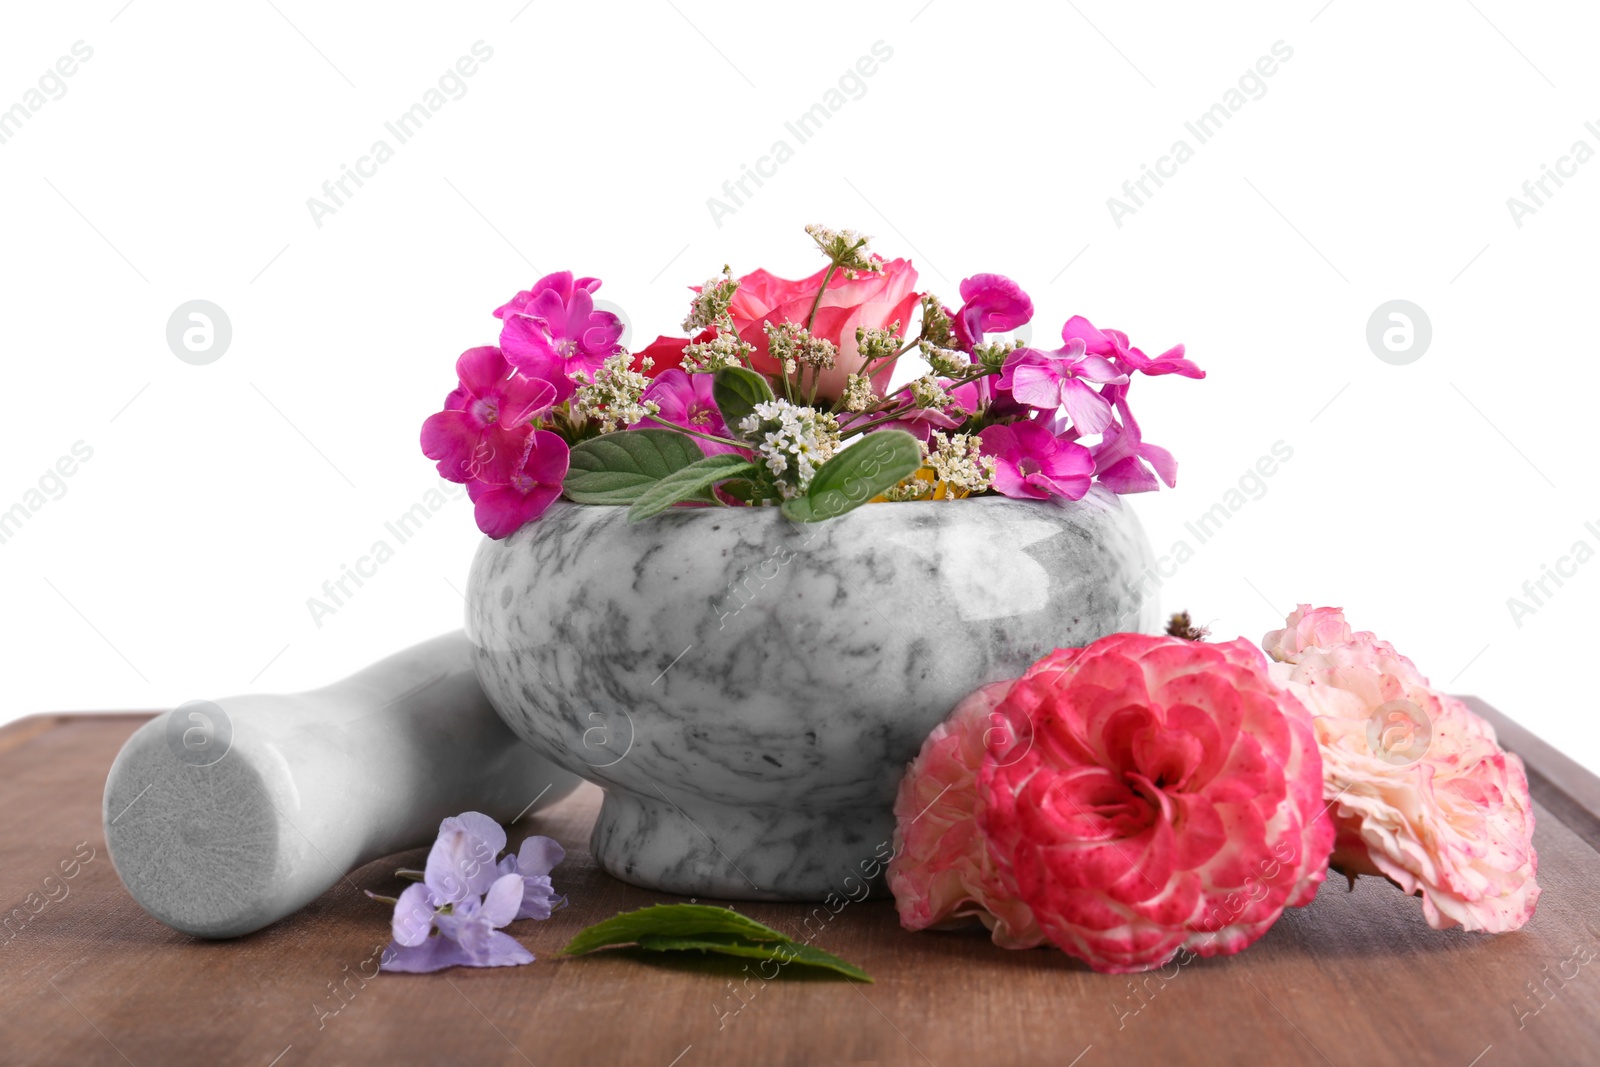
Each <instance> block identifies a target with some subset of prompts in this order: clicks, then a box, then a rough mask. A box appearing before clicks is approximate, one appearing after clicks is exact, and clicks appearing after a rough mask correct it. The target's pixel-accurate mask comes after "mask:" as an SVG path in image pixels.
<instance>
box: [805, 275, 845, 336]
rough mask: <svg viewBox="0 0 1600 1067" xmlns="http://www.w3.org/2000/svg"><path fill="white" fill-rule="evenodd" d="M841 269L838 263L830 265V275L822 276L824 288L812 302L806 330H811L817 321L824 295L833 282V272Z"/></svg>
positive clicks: (819, 290)
mask: <svg viewBox="0 0 1600 1067" xmlns="http://www.w3.org/2000/svg"><path fill="white" fill-rule="evenodd" d="M838 269H839V264H838V263H837V262H830V263H829V264H828V273H826V274H824V275H823V276H822V286H821V288H819V289H818V290H817V298H816V299H815V300H813V301H811V314H809V315H807V316H806V329H807V330H810V329H811V324H812V323H813V322H815V321H816V318H817V308H819V307H821V306H822V294H823V293H826V292H827V291H828V283H829V282H830V281H832V280H833V272H834V271H836V270H838Z"/></svg>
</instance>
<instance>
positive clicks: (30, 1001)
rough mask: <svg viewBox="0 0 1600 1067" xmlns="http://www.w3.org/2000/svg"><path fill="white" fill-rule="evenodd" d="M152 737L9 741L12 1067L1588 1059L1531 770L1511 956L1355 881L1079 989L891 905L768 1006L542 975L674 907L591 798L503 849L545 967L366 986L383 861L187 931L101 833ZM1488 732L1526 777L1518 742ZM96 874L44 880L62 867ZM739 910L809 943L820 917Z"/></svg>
mask: <svg viewBox="0 0 1600 1067" xmlns="http://www.w3.org/2000/svg"><path fill="white" fill-rule="evenodd" d="M143 718H144V717H143V716H87V717H73V716H56V717H36V718H34V719H28V720H23V721H21V722H18V723H15V724H13V725H11V726H9V727H6V728H5V729H3V730H0V812H3V813H4V829H3V830H0V893H3V895H0V906H4V907H6V908H8V909H12V908H15V909H21V914H22V915H24V916H26V917H29V918H28V920H27V921H26V922H23V920H19V919H18V918H17V916H18V914H19V912H18V911H15V910H13V911H11V912H10V915H11V925H10V926H9V927H7V928H5V929H3V930H0V939H3V940H0V1063H3V1064H7V1065H10V1064H71V1065H85V1067H87V1065H95V1064H126V1063H132V1064H138V1065H141V1067H143V1065H162V1067H166V1065H183V1064H208V1065H209V1064H257V1065H260V1067H269V1065H273V1067H295V1065H298V1064H412V1063H417V1064H472V1065H474V1067H479V1065H490V1064H513V1065H514V1064H524V1063H536V1064H539V1065H541V1067H544V1065H550V1064H557V1065H559V1064H613V1063H619V1064H646V1065H650V1067H701V1065H710V1064H760V1065H762V1067H775V1065H779V1064H808V1065H809V1064H824V1063H827V1064H835V1063H844V1064H851V1063H880V1064H941V1065H942V1064H950V1065H957V1064H959V1065H970V1064H985V1065H987V1064H1000V1063H1048V1064H1055V1065H1059V1067H1072V1065H1076V1067H1097V1065H1100V1064H1183V1063H1191V1064H1228V1065H1233V1064H1274V1065H1276V1064H1332V1065H1336V1067H1347V1065H1348V1067H1357V1065H1362V1067H1366V1065H1376V1064H1446V1065H1451V1067H1502V1065H1505V1064H1540V1065H1546V1064H1592V1063H1597V1062H1600V914H1597V910H1596V904H1597V902H1600V854H1597V853H1596V852H1595V850H1594V848H1592V847H1591V845H1590V844H1589V843H1586V840H1585V838H1587V839H1588V840H1589V841H1596V840H1600V837H1597V836H1596V834H1595V830H1596V828H1597V826H1600V821H1597V820H1596V819H1595V818H1594V815H1593V813H1592V812H1591V811H1587V810H1585V809H1584V808H1583V807H1582V806H1581V805H1580V804H1578V803H1577V802H1576V800H1575V798H1574V796H1573V794H1574V793H1576V794H1578V795H1579V797H1581V796H1583V795H1594V794H1592V793H1590V794H1585V792H1584V791H1585V790H1592V789H1593V788H1594V786H1595V783H1594V780H1593V778H1592V777H1589V776H1587V775H1586V773H1585V772H1583V771H1582V770H1581V769H1579V768H1576V765H1575V764H1570V761H1568V763H1567V764H1563V765H1561V766H1559V767H1556V768H1554V769H1553V770H1552V771H1551V772H1550V773H1552V774H1555V775H1556V776H1557V777H1558V778H1560V779H1561V784H1560V785H1559V786H1558V785H1557V784H1555V783H1553V781H1552V779H1551V778H1550V777H1548V776H1547V775H1546V774H1545V773H1544V772H1543V771H1542V769H1541V767H1540V766H1538V765H1535V766H1533V767H1532V769H1533V770H1534V772H1535V773H1534V776H1533V777H1534V783H1535V791H1536V796H1539V798H1540V799H1541V800H1544V799H1545V798H1546V797H1552V798H1554V799H1555V801H1556V802H1557V803H1558V804H1559V805H1560V806H1561V808H1562V810H1563V816H1562V817H1558V816H1557V814H1555V812H1554V811H1553V810H1552V809H1551V808H1548V807H1544V806H1542V805H1541V807H1540V810H1539V812H1538V815H1539V825H1538V831H1537V838H1536V843H1537V846H1538V849H1539V857H1540V869H1539V880H1540V882H1541V883H1542V884H1543V886H1544V896H1543V898H1542V899H1541V900H1540V903H1539V910H1538V913H1537V915H1536V916H1535V917H1534V919H1533V921H1532V922H1531V923H1529V925H1528V926H1527V927H1526V928H1525V929H1524V930H1522V931H1520V932H1518V933H1515V934H1508V935H1503V936H1500V937H1487V936H1481V935H1473V934H1467V933H1463V932H1461V931H1459V930H1457V931H1450V932H1439V931H1435V930H1431V929H1429V928H1428V926H1427V925H1426V924H1425V923H1424V922H1423V920H1422V911H1421V907H1420V904H1419V903H1418V902H1417V901H1416V900H1414V899H1410V898H1407V897H1405V896H1403V895H1402V894H1401V893H1400V892H1399V891H1398V890H1397V889H1395V888H1394V887H1393V886H1391V885H1389V884H1387V883H1384V882H1381V881H1376V880H1373V879H1362V880H1361V881H1360V883H1359V884H1358V885H1357V886H1356V888H1355V890H1354V891H1353V892H1350V891H1347V890H1346V889H1345V887H1344V883H1343V881H1342V880H1341V879H1338V878H1337V877H1335V878H1334V879H1333V880H1331V881H1330V882H1329V884H1327V885H1325V886H1324V887H1323V889H1322V892H1321V894H1320V895H1319V897H1318V898H1317V900H1316V901H1315V903H1313V904H1312V905H1311V906H1310V907H1308V908H1303V909H1298V910H1294V911H1291V912H1289V913H1288V914H1286V915H1285V916H1284V918H1283V919H1282V920H1281V921H1280V922H1279V923H1278V924H1277V925H1276V926H1275V927H1274V928H1273V929H1272V930H1271V932H1270V933H1269V934H1268V935H1267V936H1266V937H1265V938H1263V939H1262V940H1261V941H1260V942H1258V943H1257V944H1256V945H1254V946H1253V947H1251V948H1250V949H1248V950H1246V951H1245V952H1244V953H1243V954H1241V955H1237V956H1233V957H1230V958H1227V959H1219V960H1204V961H1196V962H1193V963H1190V964H1188V965H1186V966H1184V967H1181V968H1169V969H1168V972H1167V973H1168V975H1169V976H1170V977H1169V978H1168V979H1167V980H1163V979H1162V978H1161V977H1158V976H1149V975H1146V976H1139V977H1138V978H1128V977H1117V976H1109V975H1097V974H1094V973H1092V972H1090V971H1088V970H1087V969H1086V968H1084V967H1083V966H1081V965H1080V964H1078V963H1076V962H1075V961H1073V960H1071V959H1069V958H1068V957H1066V956H1065V955H1063V954H1062V953H1059V952H1056V951H1053V950H1033V951H1027V952H1008V951H1004V950H1001V949H997V948H995V947H994V946H992V945H991V944H990V943H989V942H988V941H987V940H986V939H985V938H984V937H982V936H973V935H965V934H929V933H923V934H911V933H907V932H905V931H903V930H901V929H900V928H899V926H898V924H897V923H896V920H895V914H894V909H893V906H892V904H890V903H889V902H886V901H867V902H864V903H852V904H849V905H847V906H845V907H844V908H843V910H842V911H840V912H839V914H837V915H835V916H831V918H828V919H826V920H824V919H823V917H824V916H828V915H829V913H828V911H827V909H822V910H820V911H818V912H817V913H816V914H817V918H815V919H813V922H812V929H813V930H816V929H818V928H819V927H820V928H821V932H820V933H819V934H818V936H817V937H816V938H815V940H814V942H813V943H814V944H816V945H817V946H818V947H820V948H824V949H827V950H828V951H831V952H835V953H837V954H839V955H841V956H843V957H845V958H846V959H848V960H851V961H852V962H855V963H857V964H860V965H861V966H863V967H865V968H866V969H867V970H868V971H869V972H870V973H871V974H872V975H874V977H876V979H877V982H876V984H873V985H860V984H856V983H853V982H848V981H844V980H832V979H826V978H810V979H788V978H785V979H780V980H779V981H775V982H770V983H764V982H763V981H762V980H761V979H760V977H759V976H758V972H757V968H756V967H755V966H754V965H750V966H749V970H748V971H747V970H746V969H745V968H746V965H745V964H743V963H732V962H724V961H721V960H712V959H707V960H701V961H699V962H696V963H694V964H693V965H692V966H690V967H680V966H672V965H668V964H666V963H664V962H663V961H662V960H661V959H659V958H652V957H649V956H648V955H647V954H643V953H637V952H634V951H632V950H625V951H623V952H621V953H617V954H613V955H605V956H602V957H593V958H584V959H577V960H554V959H552V958H551V957H552V956H553V954H554V953H555V951H556V950H557V949H558V948H559V947H560V946H561V945H563V944H565V942H566V941H567V939H568V938H569V937H570V936H571V935H572V934H573V933H574V932H575V931H576V930H578V929H579V928H581V927H582V926H584V925H587V924H588V923H591V922H594V921H597V920H599V919H601V918H605V917H607V916H609V915H611V914H613V913H615V912H617V911H620V910H624V909H628V908H633V907H638V906H641V905H643V904H647V903H653V902H658V901H666V900H672V899H677V898H671V897H668V896H666V895H664V894H658V893H651V892H647V891H645V890H641V889H636V888H634V887H631V886H627V885H624V884H622V883H620V882H617V881H615V880H613V879H611V878H610V877H608V876H607V875H606V874H604V873H603V872H602V871H600V870H599V869H598V868H597V867H596V866H595V865H594V863H593V861H592V860H591V859H590V857H589V854H588V850H587V847H586V846H587V838H588V829H589V825H590V823H591V821H592V819H593V817H594V813H595V810H596V806H597V804H598V793H597V792H596V791H595V790H593V789H592V788H590V787H585V788H584V789H582V790H580V792H578V793H577V794H574V795H573V796H572V797H570V798H568V799H567V800H565V801H563V802H562V803H561V804H560V805H558V806H557V807H555V808H552V809H551V810H550V811H548V812H545V813H543V814H541V815H539V816H535V817H530V818H528V819H525V820H524V821H523V823H521V824H519V825H518V826H517V827H516V828H514V832H513V840H516V839H517V838H519V837H520V836H521V835H522V834H524V833H529V832H537V833H544V834H548V835H550V836H552V837H555V838H556V839H557V840H559V841H561V843H562V844H563V845H565V846H566V847H567V850H568V859H567V862H566V863H565V864H564V865H562V866H561V867H560V868H558V870H557V880H556V884H557V887H558V888H559V889H561V890H562V891H564V892H566V893H567V894H568V896H569V897H570V899H571V906H570V907H568V908H566V909H565V910H563V911H560V912H558V913H557V914H556V916H555V917H554V918H552V919H550V920H549V921H548V922H544V923H535V922H522V923H517V924H514V925H513V927H512V928H511V929H512V932H513V933H514V934H515V936H517V937H518V938H519V939H520V940H521V941H522V942H523V943H524V944H526V945H527V946H528V947H529V948H530V949H532V950H533V951H534V953H535V954H536V955H538V956H539V957H540V959H539V961H538V962H537V963H534V964H530V965H528V966H526V967H520V968H508V969H501V970H481V971H475V970H460V969H458V970H453V971H448V972H444V973H442V974H438V975H429V976H413V975H389V974H383V975H379V976H378V977H376V978H373V979H370V980H365V981H363V979H361V978H360V977H359V975H360V974H361V973H362V972H365V973H366V974H368V975H370V974H372V972H373V971H374V969H375V968H376V955H375V953H376V951H377V950H378V949H379V948H380V947H381V946H382V945H383V944H384V943H385V942H386V940H387V909H385V908H384V907H383V906H381V905H379V904H375V903H373V902H372V901H370V900H368V899H367V898H365V897H364V896H363V895H361V893H360V892H358V889H373V890H376V891H382V892H393V891H394V890H395V889H396V888H397V886H398V885H399V883H397V882H395V881H394V880H393V878H392V876H391V873H390V872H392V870H393V868H394V867H396V866H400V865H402V864H404V865H409V866H419V865H420V861H421V859H422V856H423V853H421V852H417V853H407V854H404V855H402V856H400V857H396V858H394V859H390V860H385V861H382V862H379V863H374V864H372V865H370V866H368V867H366V868H364V869H362V870H361V871H358V872H356V873H355V874H354V875H353V876H352V877H351V878H350V879H349V880H348V881H345V882H341V883H339V885H338V886H336V887H335V888H334V889H332V890H329V891H328V893H326V894H325V895H324V896H323V897H322V898H321V899H319V900H318V901H316V902H315V903H314V904H312V905H311V906H310V907H308V908H306V909H305V910H304V911H302V912H300V913H299V914H297V915H294V916H292V917H290V918H288V919H286V920H284V921H282V922H280V923H278V924H276V925H275V926H272V927H270V928H268V929H266V930H263V931H261V932H260V933H257V934H255V935H252V936H250V937H247V938H242V939H240V940H237V941H231V942H204V941H199V940H196V939H194V938H190V937H187V936H185V935H183V934H179V933H176V932H174V931H172V930H170V929H168V928H167V927H165V926H162V925H161V924H160V923H158V922H156V921H155V920H154V919H151V918H150V917H149V916H147V915H145V914H144V912H142V911H141V910H140V909H139V907H138V906H137V905H136V904H134V902H133V900H132V899H131V898H130V897H129V896H128V895H127V893H126V892H125V891H124V890H123V888H122V886H121V884H120V883H119V882H118V881H117V878H116V874H115V872H114V871H113V869H112V867H111V863H110V861H109V859H108V858H107V856H106V851H105V842H104V839H103V837H102V836H101V833H100V797H101V790H102V787H103V784H104V781H105V775H106V771H107V769H108V768H109V767H110V764H111V760H112V757H113V756H115V754H116V752H117V749H118V748H119V747H120V746H121V744H122V742H123V740H124V739H125V738H126V737H127V736H128V734H130V733H131V732H132V731H133V729H134V728H135V727H136V726H137V725H138V724H139V723H140V722H142V721H143ZM1502 722H1503V720H1502ZM1505 733H1506V734H1507V740H1508V741H1509V742H1511V743H1512V744H1516V743H1518V740H1519V739H1521V743H1522V744H1524V745H1526V746H1528V747H1529V752H1530V762H1533V760H1534V754H1533V751H1532V747H1533V746H1532V744H1531V743H1530V742H1529V741H1528V740H1527V739H1528V738H1531V735H1528V734H1526V732H1525V731H1519V732H1517V734H1516V736H1515V737H1513V736H1511V734H1512V731H1509V730H1508V731H1505ZM1532 741H1533V742H1537V738H1533V739H1532ZM1564 820H1565V821H1564ZM1572 823H1578V824H1579V825H1576V826H1574V825H1570V824H1572ZM1575 831H1576V832H1575ZM91 850H92V853H93V855H92V858H91V859H88V860H87V862H82V861H80V862H79V863H78V865H77V867H76V868H75V874H74V876H73V877H72V878H70V879H68V880H64V881H63V880H61V871H60V865H61V863H62V862H63V861H66V862H67V864H68V867H71V866H72V862H73V860H74V859H75V853H76V856H84V855H88V854H89V853H90V851H91ZM49 875H55V876H56V880H55V881H52V883H50V886H51V887H52V888H49V891H48V893H47V886H46V883H45V878H46V877H47V876H49ZM30 894H37V895H36V896H33V897H31V898H30V896H29V895H30ZM52 896H53V897H54V898H55V899H53V900H51V899H49V898H50V897H52ZM41 900H46V901H48V902H47V903H45V904H44V906H43V907H42V909H41V910H39V911H38V912H37V914H32V913H31V911H30V907H34V906H37V905H38V902H39V901H41ZM30 901H31V904H30V903H29V902H30ZM739 908H740V909H741V910H742V911H744V912H746V913H747V914H750V915H752V916H754V917H755V918H757V919H760V920H761V921H763V922H766V923H768V924H771V925H773V926H776V927H778V928H780V929H785V930H789V931H792V932H794V933H795V934H796V936H800V937H803V936H804V929H803V928H802V925H801V924H802V922H803V921H804V919H805V918H806V917H807V916H808V915H809V914H811V913H812V911H813V909H811V908H806V907H802V906H799V905H778V904H741V905H739ZM19 924H20V925H19ZM1589 956H1595V957H1597V958H1596V959H1595V960H1594V962H1592V963H1588V964H1584V963H1582V962H1581V961H1583V960H1584V959H1585V958H1586V957H1589ZM1562 975H1565V977H1564V978H1563V977H1562ZM336 988H338V989H339V990H340V993H341V997H340V998H336V996H335V993H334V990H335V989H336ZM1536 989H1537V990H1538V993H1539V995H1538V997H1537V998H1536V997H1535V994H1534V992H1533V991H1534V990H1536ZM335 1010H336V1013H335Z"/></svg>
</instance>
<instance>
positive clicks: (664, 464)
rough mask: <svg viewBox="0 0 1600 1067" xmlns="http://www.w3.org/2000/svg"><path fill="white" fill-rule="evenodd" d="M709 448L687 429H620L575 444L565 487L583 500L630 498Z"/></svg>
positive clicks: (629, 501) (624, 500)
mask: <svg viewBox="0 0 1600 1067" xmlns="http://www.w3.org/2000/svg"><path fill="white" fill-rule="evenodd" d="M704 455H705V453H703V452H701V451H700V446H699V445H697V444H695V443H694V439H693V438H692V437H689V436H688V435H687V434H681V433H674V432H673V431H671V430H622V431H619V432H617V433H608V434H602V435H601V436H599V437H594V438H590V439H589V440H587V441H584V442H582V443H580V444H577V445H574V446H573V448H572V459H571V461H570V463H569V465H568V467H567V476H566V478H565V480H564V481H563V482H562V486H561V488H562V491H563V492H565V493H566V495H567V499H569V500H575V501H577V502H578V503H579V504H632V503H633V502H634V501H635V500H637V499H639V495H640V494H641V493H643V492H644V491H645V490H646V489H649V488H650V487H651V486H652V485H654V484H655V483H657V482H659V481H660V480H661V479H663V478H665V477H666V476H667V475H669V474H671V473H672V472H673V471H676V470H681V469H683V468H684V467H687V466H689V465H690V464H692V463H695V462H697V461H699V460H700V459H701V458H702V457H703V456H704Z"/></svg>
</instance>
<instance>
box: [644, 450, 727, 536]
mask: <svg viewBox="0 0 1600 1067" xmlns="http://www.w3.org/2000/svg"><path fill="white" fill-rule="evenodd" d="M755 469H756V465H755V464H754V463H751V462H750V461H749V460H747V459H745V458H744V457H743V456H737V455H733V454H731V453H725V454H723V455H719V456H707V457H705V458H704V459H702V460H699V461H698V462H695V463H691V464H689V465H688V466H687V467H681V468H679V469H678V470H675V471H673V472H672V473H671V474H669V475H667V476H666V477H665V478H663V479H661V480H660V481H659V482H656V483H655V484H654V485H652V486H650V487H649V488H648V489H646V490H645V491H644V492H642V493H640V494H639V496H638V499H636V500H635V501H634V502H633V507H631V508H629V509H628V521H629V522H638V521H639V520H640V519H648V518H649V517H650V516H652V515H657V514H660V513H661V512H663V511H665V510H667V509H668V508H670V507H671V506H672V505H674V504H677V503H680V502H681V501H684V500H704V499H706V498H707V495H706V490H708V489H710V488H711V487H712V486H713V485H715V484H716V483H717V482H720V481H722V480H723V479H724V478H733V477H737V476H738V475H741V474H749V473H750V472H751V471H754V470H755Z"/></svg>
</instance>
